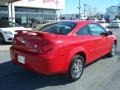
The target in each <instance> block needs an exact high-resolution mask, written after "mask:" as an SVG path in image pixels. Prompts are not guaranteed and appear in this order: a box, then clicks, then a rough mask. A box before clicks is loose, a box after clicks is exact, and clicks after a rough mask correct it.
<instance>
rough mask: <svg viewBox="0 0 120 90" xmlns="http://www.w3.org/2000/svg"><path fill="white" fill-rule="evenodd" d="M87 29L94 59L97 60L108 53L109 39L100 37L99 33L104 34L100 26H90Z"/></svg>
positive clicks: (104, 31)
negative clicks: (92, 45) (92, 46)
mask: <svg viewBox="0 0 120 90" xmlns="http://www.w3.org/2000/svg"><path fill="white" fill-rule="evenodd" d="M89 28H90V32H91V35H92V37H93V41H94V51H93V52H94V54H95V55H94V58H95V59H97V58H99V57H101V56H103V55H105V54H106V53H107V52H108V50H109V49H108V48H110V45H109V38H108V36H105V35H101V33H106V30H105V29H104V28H102V27H101V26H100V25H98V24H90V25H89Z"/></svg>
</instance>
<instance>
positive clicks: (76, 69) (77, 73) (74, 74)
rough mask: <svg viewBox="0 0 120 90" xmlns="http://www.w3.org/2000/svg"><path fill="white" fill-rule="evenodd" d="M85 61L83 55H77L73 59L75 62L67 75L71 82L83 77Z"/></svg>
mask: <svg viewBox="0 0 120 90" xmlns="http://www.w3.org/2000/svg"><path fill="white" fill-rule="evenodd" d="M83 61H84V58H83V57H82V56H81V55H75V56H74V57H73V60H72V62H71V64H70V66H69V70H68V73H67V78H68V79H69V80H70V81H76V80H78V79H79V78H80V77H81V75H82V73H83V70H84V63H83Z"/></svg>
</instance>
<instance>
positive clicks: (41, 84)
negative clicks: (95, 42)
mask: <svg viewBox="0 0 120 90" xmlns="http://www.w3.org/2000/svg"><path fill="white" fill-rule="evenodd" d="M112 31H113V32H114V34H115V35H116V36H117V39H118V47H117V52H116V55H115V57H109V58H108V57H106V56H105V57H102V58H101V59H99V60H98V61H96V62H95V63H93V64H91V65H89V66H87V67H86V68H85V70H84V73H83V75H82V77H81V78H80V79H79V80H78V81H75V82H70V81H68V80H66V79H65V77H64V75H55V76H44V75H40V74H36V73H33V72H30V71H27V70H24V69H23V68H21V67H18V66H15V65H13V64H12V63H11V61H10V55H9V48H8V49H5V50H1V51H0V90H120V30H112ZM2 46H3V47H4V45H2ZM6 46H8V45H6ZM9 46H10V45H9ZM0 48H1V46H0Z"/></svg>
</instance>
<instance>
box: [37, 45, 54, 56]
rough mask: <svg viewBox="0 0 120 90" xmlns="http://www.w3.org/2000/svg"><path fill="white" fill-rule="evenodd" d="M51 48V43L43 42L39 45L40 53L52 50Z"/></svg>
mask: <svg viewBox="0 0 120 90" xmlns="http://www.w3.org/2000/svg"><path fill="white" fill-rule="evenodd" d="M52 49H53V46H52V44H43V45H41V46H40V50H39V53H40V54H44V53H48V52H50V51H52Z"/></svg>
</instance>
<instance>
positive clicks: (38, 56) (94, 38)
mask: <svg viewBox="0 0 120 90" xmlns="http://www.w3.org/2000/svg"><path fill="white" fill-rule="evenodd" d="M65 22H70V21H65ZM72 22H74V23H76V26H75V27H74V28H73V29H72V31H71V32H70V33H68V34H67V35H56V34H52V33H47V32H31V31H23V32H22V31H18V34H17V35H15V38H14V41H13V44H12V47H11V50H10V54H11V59H12V61H13V62H14V63H15V64H18V65H21V66H23V67H25V68H27V69H30V70H32V71H36V72H39V73H42V74H45V75H51V74H58V73H65V72H67V71H68V67H69V65H70V63H71V60H72V58H73V57H74V56H75V55H76V54H81V55H82V56H83V57H84V59H85V64H88V63H91V62H92V61H94V60H96V59H98V58H100V57H101V56H104V55H105V54H107V53H109V52H110V50H111V48H112V44H113V43H114V41H115V40H116V38H115V36H114V35H109V36H104V35H80V36H78V35H76V32H77V31H78V30H80V29H81V28H82V27H84V26H86V25H89V24H97V25H99V24H98V23H95V22H93V21H72ZM18 55H21V56H24V57H25V64H22V63H19V62H18V60H17V59H18V58H17V56H18Z"/></svg>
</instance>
